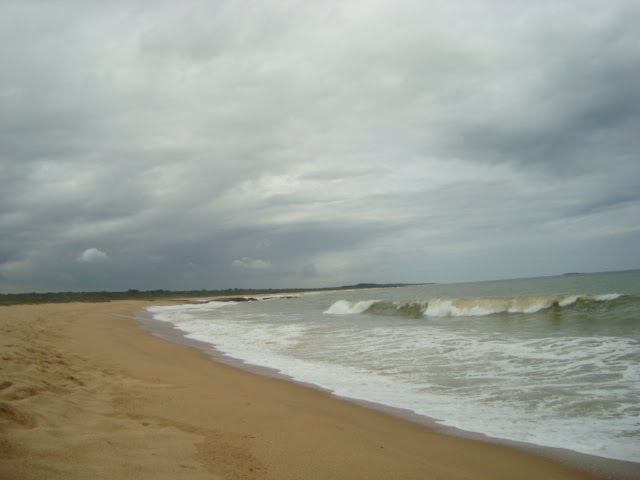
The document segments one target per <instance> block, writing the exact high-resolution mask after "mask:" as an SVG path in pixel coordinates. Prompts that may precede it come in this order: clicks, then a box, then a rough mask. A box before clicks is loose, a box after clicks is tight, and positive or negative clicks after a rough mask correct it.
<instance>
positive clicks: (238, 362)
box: [130, 298, 640, 480]
mask: <svg viewBox="0 0 640 480" xmlns="http://www.w3.org/2000/svg"><path fill="white" fill-rule="evenodd" d="M206 301H216V298H210V299H207V300H206ZM206 301H205V303H206ZM189 303H191V302H189ZM130 318H132V319H134V320H136V321H138V322H140V323H141V324H142V325H143V327H144V328H145V329H147V330H148V331H149V332H151V333H152V334H153V335H157V336H158V337H160V338H162V339H165V340H167V341H170V342H174V343H180V344H183V345H187V346H191V347H194V348H197V349H200V350H202V351H203V352H204V353H205V354H206V355H208V356H210V357H211V359H212V361H214V362H220V363H223V364H225V365H229V366H231V367H232V368H237V369H240V370H244V371H247V372H249V373H252V374H255V375H261V376H266V377H269V378H275V379H279V380H284V381H287V382H292V383H295V384H297V385H300V386H302V387H304V388H311V389H314V390H318V391H320V392H323V393H325V394H327V395H329V396H331V397H332V398H336V399H340V400H345V401H348V402H352V403H354V404H355V405H359V406H362V407H363V408H367V409H372V410H376V411H379V412H382V413H384V414H387V415H391V416H394V417H398V418H401V419H403V420H407V421H410V422H412V423H415V424H416V425H420V426H422V427H425V428H428V429H430V430H433V431H435V432H437V433H440V434H442V435H446V436H452V437H458V438H466V439H472V440H476V441H479V442H485V443H491V444H495V445H503V446H507V447H510V448H515V449H518V450H521V451H526V452H529V453H533V454H534V455H541V456H543V457H546V458H549V459H552V460H554V461H558V462H560V463H562V464H565V465H569V466H572V467H575V468H578V469H579V470H583V471H586V472H589V473H590V474H593V475H596V476H603V477H606V478H607V479H610V480H634V479H635V478H638V477H640V463H634V462H629V461H625V460H619V459H614V458H608V457H601V456H597V455H590V454H587V453H582V452H577V451H575V450H570V449H562V448H556V447H549V446H545V445H538V444H533V443H526V442H519V441H516V440H508V439H503V438H499V437H491V436H489V435H486V434H484V433H479V432H474V431H469V430H463V429H460V428H456V427H451V426H447V425H442V424H440V423H438V421H437V420H436V419H434V418H431V417H428V416H425V415H421V414H418V413H416V412H414V411H412V410H408V409H403V408H399V407H393V406H390V405H385V404H382V403H378V402H374V401H370V400H363V399H359V398H351V397H346V396H340V395H336V394H335V393H334V392H332V391H331V390H330V389H327V388H324V387H322V386H320V385H316V384H314V383H309V382H304V381H301V380H297V379H295V378H293V377H290V376H289V375H287V374H285V373H282V372H281V371H279V370H277V369H274V368H270V367H265V366H262V365H256V364H252V363H249V362H246V361H244V360H243V359H241V358H236V357H232V356H230V355H228V354H226V353H224V352H222V351H220V350H218V349H217V347H216V346H215V345H214V344H211V343H207V342H203V341H200V340H196V339H190V338H188V337H187V336H186V332H184V331H182V330H180V329H179V328H177V327H175V326H174V325H173V324H171V323H168V322H164V321H162V320H157V319H155V318H154V316H153V314H152V313H151V312H149V311H147V310H145V309H142V310H140V311H138V312H136V314H135V315H134V316H132V317H130Z"/></svg>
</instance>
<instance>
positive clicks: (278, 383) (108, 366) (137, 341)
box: [0, 301, 596, 480]
mask: <svg viewBox="0 0 640 480" xmlns="http://www.w3.org/2000/svg"><path fill="white" fill-rule="evenodd" d="M145 305H146V304H145V303H143V302H135V301H123V302H111V303H100V304H88V303H69V304H49V305H35V306H30V305H29V306H12V307H2V308H0V359H1V360H0V479H2V480H5V479H6V480H8V479H12V480H13V479H16V480H17V479H62V478H64V479H72V478H78V479H85V478H105V479H107V478H108V479H120V478H135V479H146V478H149V479H151V478H153V479H158V478H167V479H169V478H170V479H181V478H185V479H195V480H197V479H244V478H247V479H254V478H255V479H278V480H285V479H323V480H324V479H365V478H366V479H394V478H397V479H492V480H497V479H509V480H512V479H514V478H518V479H536V480H537V479H587V478H596V477H593V476H591V475H590V474H588V473H586V472H582V471H580V470H576V469H574V468H573V467H569V466H566V465H563V464H561V463H559V462H556V461H554V460H551V459H548V458H545V457H541V456H537V455H535V454H532V453H529V452H526V451H522V450H519V449H516V448H512V447H509V446H504V445H497V444H492V443H487V442H482V441H477V440H473V439H467V438H459V437H453V436H448V435H444V434H442V433H439V432H436V431H433V430H431V429H429V428H427V427H424V426H422V425H418V424H415V423H412V422H410V421H408V420H404V419H402V418H398V417H395V416H392V415H389V414H386V413H384V412H379V411H376V410H372V409H368V408H365V407H363V406H360V405H357V404H355V403H353V402H349V401H345V400H341V399H338V398H335V397H332V396H331V395H329V394H328V393H325V392H322V391H319V390H316V389H313V388H308V387H305V386H303V385H298V384H295V383H293V382H288V381H285V380H280V379H277V378H270V377H265V376H260V375H257V374H254V373H251V372H247V371H244V370H241V369H238V368H234V367H232V366H229V365H225V364H223V363H220V362H216V361H214V360H213V359H212V358H210V357H209V356H208V355H206V354H205V353H203V352H202V351H200V350H198V349H196V348H193V347H189V346H185V345H180V344H176V343H172V342H168V341H166V340H163V339H161V338H158V337H156V336H154V335H152V334H151V333H149V332H148V331H146V330H144V329H143V328H142V326H141V325H140V324H139V323H138V322H137V321H135V320H133V319H131V318H127V317H130V316H132V315H134V314H135V312H136V311H138V310H140V309H141V308H143V307H144V306H145Z"/></svg>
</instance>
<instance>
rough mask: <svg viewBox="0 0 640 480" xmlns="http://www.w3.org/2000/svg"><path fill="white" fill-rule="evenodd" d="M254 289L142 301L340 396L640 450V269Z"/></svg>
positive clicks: (459, 424)
mask: <svg viewBox="0 0 640 480" xmlns="http://www.w3.org/2000/svg"><path fill="white" fill-rule="evenodd" d="M257 298H261V301H249V302H218V301H211V302H208V303H202V304H188V305H176V306H162V307H150V308H148V309H147V310H148V311H149V312H150V313H151V314H152V315H153V317H154V319H155V320H158V321H161V322H169V323H170V324H171V325H172V326H174V327H175V328H177V329H179V330H180V331H181V332H183V334H184V336H185V337H187V338H189V339H193V340H198V341H200V342H204V343H205V344H209V345H211V348H215V349H216V350H217V351H218V352H222V353H223V354H225V355H227V356H229V357H231V358H234V359H237V360H239V361H242V362H244V363H247V364H251V365H257V366H261V367H267V368H269V369H274V370H276V371H278V372H280V373H281V374H283V375H286V376H288V377H290V378H292V379H294V380H296V381H300V382H304V383H308V384H313V385H316V386H319V387H321V388H323V389H327V390H329V391H331V392H333V394H335V395H337V396H341V397H347V398H351V399H354V400H363V401H367V402H374V403H377V404H380V405H384V406H388V407H393V408H398V409H403V410H408V411H411V412H414V413H415V414H417V415H419V416H422V417H425V418H427V419H429V420H430V421H433V422H435V423H437V424H439V425H442V426H445V427H454V428H456V429H460V430H464V431H467V432H474V433H478V434H483V435H486V436H488V437H492V438H495V439H502V440H508V441H515V442H524V443H526V444H531V445H536V446H543V447H554V448H561V449H567V450H570V451H574V452H580V453H583V454H588V455H594V456H598V457H604V458H608V459H616V460H623V461H627V462H640V270H634V271H624V272H608V273H593V274H568V275H563V276H556V277H540V278H527V279H515V280H501V281H487V282H474V283H458V284H428V285H416V286H407V287H397V288H376V289H366V290H341V291H336V292H326V293H310V294H301V295H297V296H294V297H285V296H271V297H257ZM638 465H640V463H639V464H638Z"/></svg>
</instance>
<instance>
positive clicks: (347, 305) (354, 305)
mask: <svg viewBox="0 0 640 480" xmlns="http://www.w3.org/2000/svg"><path fill="white" fill-rule="evenodd" d="M374 303H375V300H360V301H358V302H349V301H347V300H338V301H337V302H335V303H334V304H333V305H331V306H330V307H329V308H328V309H327V310H325V312H324V313H327V314H332V315H350V314H354V313H362V312H364V311H365V310H367V309H368V308H369V307H371V305H373V304H374Z"/></svg>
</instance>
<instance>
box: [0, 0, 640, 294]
mask: <svg viewBox="0 0 640 480" xmlns="http://www.w3.org/2000/svg"><path fill="white" fill-rule="evenodd" d="M639 15H640V6H639V5H638V3H637V2H634V1H623V0H616V1H613V2H607V3H606V5H605V4H603V3H602V2H595V1H594V2H590V1H589V2H584V1H580V2H578V1H573V2H572V1H564V2H555V1H554V2H551V1H542V2H535V3H531V2H520V1H515V2H513V1H508V2H507V1H492V2H483V3H482V4H476V3H472V2H436V1H433V2H411V1H407V2H395V1H394V2H391V1H389V2H384V1H374V2H364V3H361V4H356V3H352V2H317V3H310V2H302V3H299V4H296V3H290V2H271V3H269V4H263V3H258V2H256V3H251V2H249V3H247V4H243V5H239V4H238V3H236V2H212V3H205V4H202V3H196V2H180V3H161V4H158V3H153V5H152V4H151V3H145V2H141V3H138V4H135V5H127V4H124V3H118V2H116V3H114V4H106V3H105V4H93V3H92V4H87V3H86V2H71V1H69V2H56V3H46V4H45V3H40V2H13V3H4V4H3V5H2V6H0V40H1V41H0V60H2V63H3V65H10V66H11V68H4V69H2V70H0V144H1V145H2V148H1V149H0V232H1V235H0V291H26V290H29V291H30V290H68V289H78V290H91V289H123V288H140V289H146V288H226V287H235V286H239V287H243V286H256V287H279V286H292V287H295V286H324V285H337V284H347V283H355V282H359V281H367V282H369V281H380V282H396V281H398V282H401V281H406V282H412V281H457V280H474V279H490V278H499V277H513V276H531V275H544V274H554V273H562V272H563V271H595V270H615V269H625V268H637V267H638V266H639V265H640V257H639V254H638V249H637V247H636V245H637V244H638V241H639V240H640V226H639V222H638V219H639V218H640V217H639V216H638V211H639V206H640V185H639V184H638V183H639V180H638V179H639V178H640V164H639V163H638V160H637V152H638V151H640V141H639V140H638V135H637V132H638V131H640V96H639V95H638V92H637V78H640V51H639V50H638V48H637V45H638V38H639V37H638V33H637V32H638V28H637V27H638V25H637V20H635V19H637V18H639ZM90 245H100V250H97V249H95V248H94V249H93V250H92V249H89V250H87V246H90ZM94 250H95V251H94ZM78 252H80V254H79V253H78ZM88 252H89V253H88ZM105 252H109V253H108V259H109V261H108V262H105V261H102V262H101V264H100V265H101V268H100V271H99V272H97V271H95V270H91V269H88V268H86V267H87V265H86V264H87V262H92V261H93V262H95V261H97V260H105V258H104V257H101V255H100V253H103V254H104V255H105V256H106V255H107V254H106V253H105ZM79 255H80V256H79ZM85 256H86V259H84V260H83V257H85ZM267 259H268V260H267ZM79 260H80V261H79ZM261 262H262V263H261ZM310 265H312V266H313V268H310V267H309V266H310ZM267 267H268V268H267ZM311 273H312V274H311Z"/></svg>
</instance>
